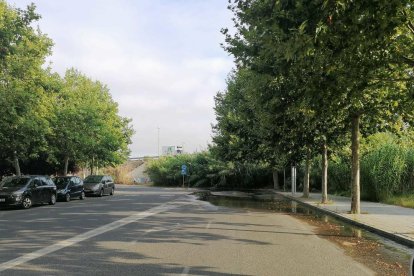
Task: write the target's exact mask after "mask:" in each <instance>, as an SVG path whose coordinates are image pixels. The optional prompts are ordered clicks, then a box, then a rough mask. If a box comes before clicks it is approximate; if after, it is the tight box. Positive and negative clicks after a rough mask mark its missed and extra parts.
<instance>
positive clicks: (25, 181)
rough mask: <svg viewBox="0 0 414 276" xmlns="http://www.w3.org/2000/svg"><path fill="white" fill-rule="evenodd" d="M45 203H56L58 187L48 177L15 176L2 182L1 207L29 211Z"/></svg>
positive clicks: (0, 192)
mask: <svg viewBox="0 0 414 276" xmlns="http://www.w3.org/2000/svg"><path fill="white" fill-rule="evenodd" d="M43 203H49V204H50V205H54V204H55V203H56V185H55V183H53V181H52V179H50V178H49V177H48V176H42V175H25V176H13V177H8V178H6V179H4V180H3V181H1V182H0V205H8V206H21V207H23V208H25V209H29V208H30V207H32V205H35V204H43Z"/></svg>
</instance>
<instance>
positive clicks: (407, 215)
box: [279, 192, 414, 248]
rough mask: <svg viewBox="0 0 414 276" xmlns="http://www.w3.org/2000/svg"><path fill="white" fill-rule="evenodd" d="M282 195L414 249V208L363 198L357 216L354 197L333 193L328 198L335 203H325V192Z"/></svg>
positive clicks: (283, 193)
mask: <svg viewBox="0 0 414 276" xmlns="http://www.w3.org/2000/svg"><path fill="white" fill-rule="evenodd" d="M279 194H282V195H284V196H285V197H288V198H291V199H294V200H296V201H299V202H302V203H305V204H307V205H309V206H312V207H314V208H318V209H320V210H322V211H325V212H328V213H330V214H332V215H334V216H336V217H339V218H343V219H345V220H347V221H348V222H351V223H353V224H357V225H358V226H362V227H364V228H367V229H368V230H371V231H373V232H376V233H378V234H380V235H384V236H387V237H388V238H390V239H393V240H395V241H397V242H400V243H404V244H406V245H408V246H410V247H413V248H414V209H411V208H404V207H399V206H394V205H387V204H382V203H376V202H367V201H361V214H360V215H354V214H349V211H350V209H351V199H350V198H348V197H340V196H331V195H330V196H328V198H329V200H330V201H331V202H330V203H329V204H321V203H320V202H321V194H313V193H312V194H310V198H307V199H305V198H302V193H296V195H295V196H292V193H287V192H280V193H279Z"/></svg>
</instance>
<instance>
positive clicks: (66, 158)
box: [63, 156, 69, 176]
mask: <svg viewBox="0 0 414 276" xmlns="http://www.w3.org/2000/svg"><path fill="white" fill-rule="evenodd" d="M64 163H65V165H64V166H65V167H64V169H63V176H67V175H68V167H69V156H65V161H64Z"/></svg>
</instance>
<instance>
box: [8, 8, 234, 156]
mask: <svg viewBox="0 0 414 276" xmlns="http://www.w3.org/2000/svg"><path fill="white" fill-rule="evenodd" d="M8 2H9V3H11V4H12V5H15V6H16V7H19V8H24V7H26V6H27V4H29V3H31V2H33V3H35V4H36V6H37V11H38V13H40V14H41V15H42V19H41V20H40V22H39V26H40V29H41V30H42V31H43V32H44V33H46V34H48V36H49V37H50V38H52V39H53V41H54V43H55V46H54V48H53V55H52V56H51V58H50V61H51V62H52V68H53V69H54V70H55V71H57V72H58V73H60V74H61V75H63V74H64V72H65V70H66V69H67V68H70V67H75V68H77V69H79V70H80V71H82V72H83V73H84V74H86V75H88V76H90V77H91V78H93V79H96V80H100V81H101V82H103V83H105V84H107V85H108V87H109V88H110V90H111V93H112V96H113V98H114V99H115V101H117V102H118V103H119V110H120V114H121V115H122V116H127V117H130V118H132V119H133V125H134V129H135V131H136V134H135V136H134V137H133V144H132V145H131V150H132V154H131V155H132V156H142V155H155V154H157V137H158V135H157V127H159V128H160V147H162V146H163V145H183V146H184V149H185V150H186V151H189V152H193V151H196V150H198V151H200V150H202V149H206V147H207V144H208V143H209V142H210V141H211V133H212V132H211V123H213V122H214V111H213V106H214V99H213V98H214V95H215V94H216V92H217V91H219V90H223V89H224V88H225V79H226V76H227V74H228V73H229V72H230V70H231V68H232V67H233V64H232V58H231V57H229V56H228V54H227V53H226V52H224V50H223V49H222V48H221V47H220V43H221V42H223V40H224V39H223V36H222V35H221V33H220V29H221V28H223V27H230V26H231V25H232V24H231V19H230V18H231V14H230V12H229V11H228V10H227V8H226V7H227V4H228V1H227V0H83V1H80V0H59V1H56V0H32V1H28V0H9V1H8Z"/></svg>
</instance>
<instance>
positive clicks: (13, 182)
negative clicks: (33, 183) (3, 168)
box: [0, 177, 30, 188]
mask: <svg viewBox="0 0 414 276" xmlns="http://www.w3.org/2000/svg"><path fill="white" fill-rule="evenodd" d="M29 179H30V178H27V177H24V178H6V179H4V180H3V181H2V182H1V183H0V187H2V188H19V187H24V186H26V184H27V182H28V181H29Z"/></svg>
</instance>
